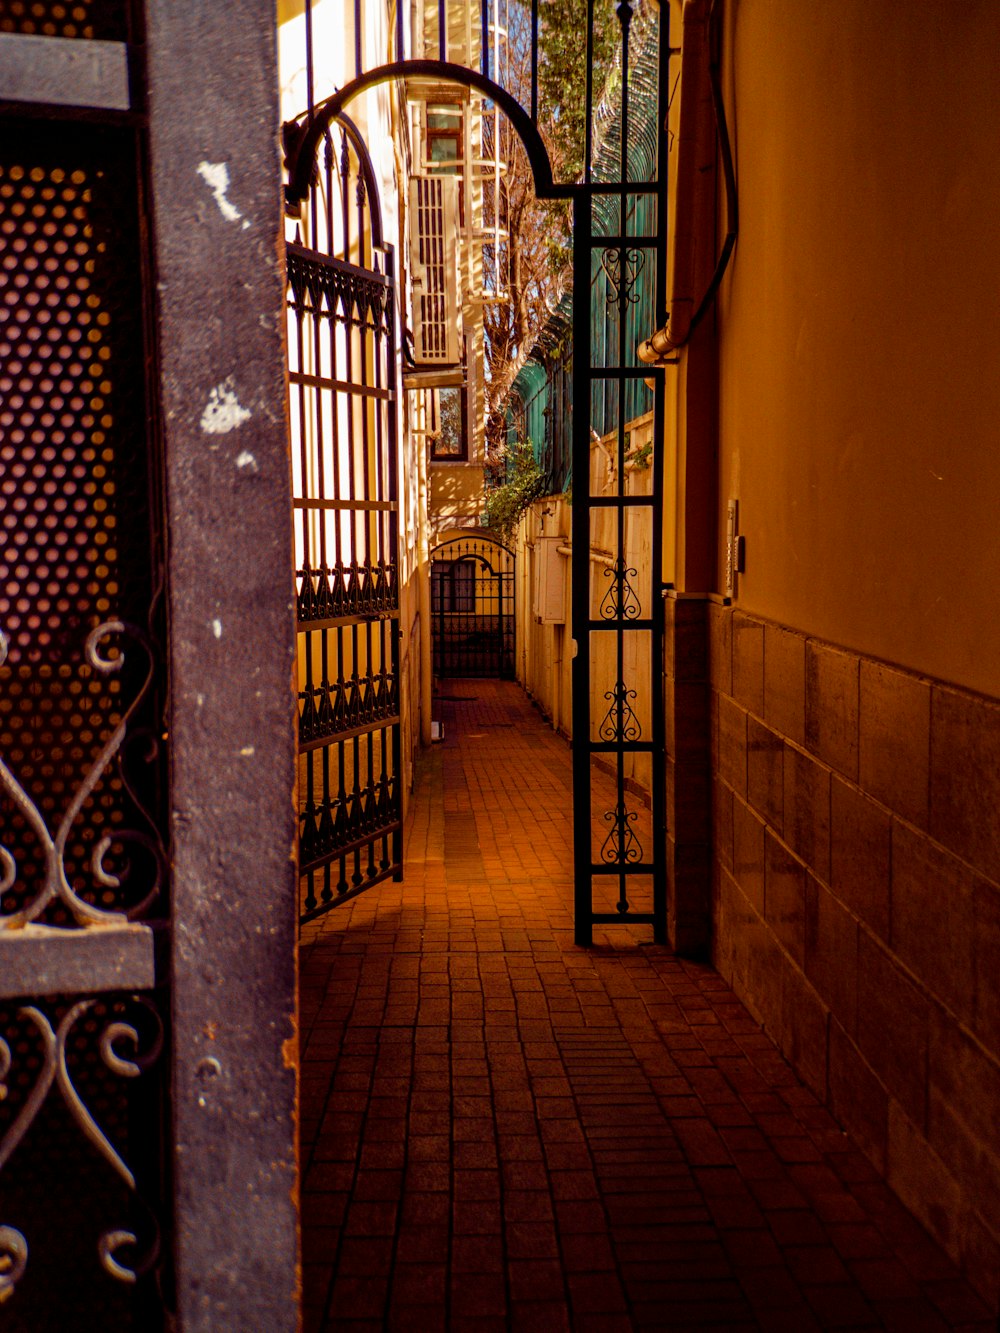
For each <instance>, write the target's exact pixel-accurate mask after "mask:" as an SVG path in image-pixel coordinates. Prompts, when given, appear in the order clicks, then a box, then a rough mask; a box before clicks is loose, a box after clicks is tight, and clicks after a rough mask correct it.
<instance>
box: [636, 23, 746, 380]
mask: <svg viewBox="0 0 1000 1333" xmlns="http://www.w3.org/2000/svg"><path fill="white" fill-rule="evenodd" d="M715 8H716V0H685V4H684V10H683V14H682V16H681V57H680V60H681V73H680V107H679V112H678V128H677V138H676V141H675V147H674V152H675V160H676V168H675V176H674V189H673V195H672V206H671V209H670V226H669V232H668V235H669V236H670V253H669V257H668V265H669V271H668V277H667V284H668V286H667V291H668V299H667V322H666V323H665V324H664V326H663V328H661V329H657V331H656V332H655V333H654V334H653V335H652V337H651V338H648V339H646V341H645V342H642V343H640V344H639V347H638V353H639V357H640V359H641V360H642V361H644V362H646V364H647V365H653V366H655V365H662V364H663V363H664V362H665V361H666V360H668V359H669V358H670V357H671V356H672V354H673V353H675V352H676V351H677V349H678V348H680V347H683V346H684V345H685V343H686V342H687V341H688V339H689V338H690V336H691V334H692V333H693V332H694V330H695V329H696V328H697V326H698V324H699V323H700V322H701V319H702V317H703V316H704V314H705V312H706V311H707V310H708V308H709V306H710V305H711V303H712V300H713V299H714V297H715V293H716V291H717V290H718V287H719V284H720V282H721V281H722V277H723V274H724V273H725V271H726V267H727V265H728V263H729V259H730V256H731V255H732V252H733V247H734V245H735V244H736V234H737V230H738V226H739V220H738V211H737V198H736V174H735V170H734V168H733V158H732V151H731V147H730V143H729V130H728V126H727V123H726V111H725V104H724V102H723V100H722V90H721V87H720V85H719V75H718V61H717V59H716V58H715V54H714V52H713V49H712V48H713V43H714V37H715V31H714V29H715V21H714V20H715ZM716 142H718V153H719V155H720V157H721V163H722V175H723V180H724V182H725V194H726V236H725V239H724V241H723V244H722V250H721V252H720V255H719V258H718V262H717V263H716V265H715V272H714V274H713V276H712V278H711V280H710V281H709V283H708V285H707V287H705V285H704V277H703V274H704V272H705V269H706V263H705V259H706V256H705V253H704V251H705V247H706V245H708V244H711V243H712V242H713V240H714V235H715V209H716V198H715V172H714V171H713V170H712V168H713V167H714V165H715V160H716Z"/></svg>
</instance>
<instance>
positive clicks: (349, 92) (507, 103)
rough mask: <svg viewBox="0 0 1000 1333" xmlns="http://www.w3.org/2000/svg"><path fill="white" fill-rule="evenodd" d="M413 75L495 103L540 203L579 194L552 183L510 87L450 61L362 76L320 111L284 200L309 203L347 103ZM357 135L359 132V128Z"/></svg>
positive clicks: (292, 168) (293, 165)
mask: <svg viewBox="0 0 1000 1333" xmlns="http://www.w3.org/2000/svg"><path fill="white" fill-rule="evenodd" d="M408 74H409V75H414V76H416V77H419V78H428V79H441V80H444V81H446V82H450V83H458V84H461V85H462V86H463V87H465V88H475V89H477V91H479V92H481V93H483V94H484V95H485V96H486V97H489V98H491V99H492V100H493V101H494V102H496V104H497V106H499V108H500V109H501V111H503V112H504V114H505V115H506V116H507V118H508V119H509V120H510V123H511V124H512V125H513V127H514V129H515V131H516V132H517V134H518V136H519V138H520V140H521V142H522V144H523V145H524V151H525V152H526V153H527V155H528V162H529V164H530V166H531V171H532V175H533V176H534V180H535V194H536V195H537V196H538V197H539V199H558V198H569V197H571V196H572V194H573V192H574V187H573V186H572V185H568V186H567V185H556V184H555V183H554V182H553V179H552V164H551V163H550V162H549V155H548V152H547V151H546V148H545V143H544V141H543V139H542V136H541V135H540V134H539V132H538V127H537V126H536V125H535V123H534V122H533V121H532V119H531V117H530V116H529V115H528V113H527V111H525V109H524V107H523V106H522V105H521V103H520V102H519V101H517V99H516V98H514V97H512V96H511V95H510V93H509V92H507V90H506V89H505V88H501V87H500V85H499V84H497V83H494V82H493V80H492V79H488V78H487V77H486V75H485V74H480V73H479V71H478V70H474V69H468V68H466V66H464V65H455V64H452V63H451V61H448V60H395V61H392V62H391V63H390V64H388V65H379V66H377V68H375V69H370V70H368V71H367V72H366V73H364V74H359V75H358V76H357V78H355V79H352V80H351V81H350V83H346V84H345V85H344V86H343V88H341V89H340V90H339V91H338V92H336V93H334V94H333V96H332V97H328V98H327V99H326V100H325V101H323V102H320V104H319V105H318V106H317V107H316V108H315V110H314V111H313V118H312V120H311V121H309V122H307V124H306V126H305V132H304V133H303V135H302V138H301V139H300V140H299V143H298V144H297V146H296V151H295V156H294V161H290V162H289V172H288V184H287V185H286V186H285V198H286V199H287V201H288V203H289V204H290V205H292V206H293V207H295V206H297V205H298V204H301V202H302V200H303V199H305V197H306V193H307V191H308V189H309V178H310V176H311V175H312V169H313V163H314V162H315V159H316V153H317V150H318V149H319V144H320V140H321V139H322V137H323V134H324V133H325V131H326V129H327V127H328V126H329V124H330V122H331V121H333V120H337V119H340V120H343V108H344V107H345V106H346V105H347V103H348V102H350V101H351V99H352V98H354V97H357V95H358V93H363V92H365V91H366V90H367V89H369V88H375V87H377V86H378V85H379V84H380V83H388V82H389V81H390V80H391V79H399V78H404V77H405V76H406V75H408ZM355 133H357V128H356V127H355ZM352 141H353V140H352Z"/></svg>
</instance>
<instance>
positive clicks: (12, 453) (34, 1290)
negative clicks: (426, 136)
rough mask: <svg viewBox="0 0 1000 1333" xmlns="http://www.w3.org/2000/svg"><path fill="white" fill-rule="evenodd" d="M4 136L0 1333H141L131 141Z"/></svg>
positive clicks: (151, 721)
mask: <svg viewBox="0 0 1000 1333" xmlns="http://www.w3.org/2000/svg"><path fill="white" fill-rule="evenodd" d="M105 8H106V9H107V10H108V11H109V13H108V15H107V17H108V18H109V19H110V18H111V17H113V16H112V15H111V14H110V11H111V10H112V9H113V8H114V6H106V7H105ZM120 8H121V10H122V13H121V15H120V27H119V29H118V31H117V32H115V31H113V30H112V31H111V32H110V33H109V34H108V35H109V37H115V36H118V37H124V36H125V35H126V34H127V24H126V22H125V15H124V6H122V7H120ZM72 36H73V33H67V34H65V37H66V40H67V45H68V46H70V47H72V46H73V42H72V40H70V38H72ZM57 44H58V43H57ZM50 114H51V113H50ZM64 114H65V113H64ZM6 131H7V132H6V134H5V136H4V142H3V147H2V149H0V230H2V233H3V235H4V237H5V241H6V249H5V251H4V256H3V263H2V273H0V294H2V309H3V318H2V320H0V323H2V325H3V332H2V348H0V357H2V374H0V379H2V381H3V384H2V388H3V391H4V395H5V396H4V412H3V418H4V419H3V439H2V440H0V496H2V503H0V539H2V540H0V1198H2V1209H0V1309H2V1315H0V1322H2V1323H3V1326H4V1328H10V1329H12V1330H18V1329H31V1328H56V1327H60V1328H62V1327H84V1326H86V1327H94V1328H96V1327H101V1328H102V1329H107V1330H108V1333H114V1331H115V1330H117V1329H126V1328H133V1327H138V1326H140V1325H141V1326H143V1327H145V1328H149V1329H150V1330H153V1329H156V1328H158V1327H160V1326H161V1323H162V1318H163V1315H162V1305H163V1296H164V1288H163V1287H161V1286H160V1285H159V1284H160V1283H161V1281H162V1280H163V1279H164V1277H165V1274H164V1272H163V1267H162V1264H161V1238H162V1237H163V1236H164V1235H169V1233H170V1230H171V1219H170V1216H169V1203H168V1202H167V1194H168V1190H167V1187H166V1186H167V1182H166V1179H165V1165H164V1163H165V1152H164V1146H165V1137H164V1133H165V1130H164V1127H165V1122H166V1109H165V1108H166V1068H165V1066H166V1063H167V1062H166V1061H165V1060H163V1059H161V1055H162V1052H163V1049H164V1040H165V1037H164V1017H163V1015H164V1014H165V1013H166V1012H167V1011H168V1009H169V997H168V996H167V994H166V989H165V987H164V986H163V985H162V984H161V981H160V978H159V977H158V976H157V971H156V963H155V953H156V951H155V949H154V934H155V937H156V938H162V937H163V935H164V933H165V929H166V921H167V918H168V915H169V904H168V902H167V897H168V883H167V868H168V856H167V851H166V847H165V833H164V830H165V828H166V814H165V812H166V804H167V802H166V764H165V745H164V742H165V740H166V732H167V727H166V724H165V696H166V689H165V674H166V673H165V663H164V656H165V654H164V650H163V643H164V638H165V635H164V626H163V615H162V598H163V588H164V551H163V545H162V541H161V537H162V511H161V498H160V472H161V467H162V459H161V457H160V450H159V446H158V441H157V437H156V431H155V413H154V411H153V408H152V403H153V402H154V400H155V390H154V387H153V385H152V384H151V383H150V382H149V381H148V380H147V374H148V371H149V366H150V364H151V348H152V337H151V332H150V329H149V326H148V324H147V320H146V310H147V306H146V302H147V300H148V299H149V295H150V291H149V280H150V275H149V268H148V256H147V255H146V253H145V250H144V241H143V239H142V227H141V223H140V214H139V202H140V179H139V177H140V171H139V168H138V165H137V144H138V141H137V131H136V129H135V128H132V127H131V126H129V125H128V124H121V123H102V118H101V114H100V113H99V112H94V119H93V121H92V122H91V123H88V124H86V125H83V124H72V123H70V122H69V120H68V119H64V120H60V119H59V118H58V115H53V116H51V118H50V117H49V115H47V116H43V117H38V118H31V119H28V118H25V119H23V120H18V119H13V118H11V116H10V114H9V113H8V119H7V123H6ZM150 421H153V422H154V425H152V426H151V425H149V424H148V423H149V422H150ZM154 922H155V923H156V929H155V932H154V924H153V923H154Z"/></svg>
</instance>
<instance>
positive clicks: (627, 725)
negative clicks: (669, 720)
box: [286, 0, 670, 944]
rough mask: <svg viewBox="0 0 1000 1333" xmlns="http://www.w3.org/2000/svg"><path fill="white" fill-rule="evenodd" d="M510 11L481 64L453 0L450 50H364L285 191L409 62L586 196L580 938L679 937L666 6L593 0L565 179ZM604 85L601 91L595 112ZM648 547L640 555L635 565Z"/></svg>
mask: <svg viewBox="0 0 1000 1333" xmlns="http://www.w3.org/2000/svg"><path fill="white" fill-rule="evenodd" d="M502 9H503V6H499V7H498V5H497V3H496V0H482V7H481V27H480V35H479V40H478V47H479V54H480V61H479V64H478V66H477V67H476V68H473V67H472V66H471V65H470V64H458V63H455V61H453V60H451V59H449V54H450V53H449V33H448V25H447V22H446V8H445V6H444V5H442V6H441V7H440V8H439V11H438V12H439V18H438V21H437V33H436V38H437V57H438V58H437V59H412V60H406V59H397V60H395V61H393V62H391V63H388V64H383V65H379V66H378V67H376V68H373V69H369V70H363V69H362V68H361V63H360V49H359V51H358V52H357V55H356V69H357V74H356V77H355V78H354V79H352V80H350V81H349V82H348V83H346V84H345V85H344V87H342V88H341V89H340V90H339V91H338V92H337V93H335V94H334V96H332V97H330V98H328V99H327V100H326V101H324V102H322V103H320V104H319V105H318V106H317V107H315V109H314V112H313V115H312V117H311V120H310V122H309V123H308V125H307V126H305V130H304V133H303V136H302V140H301V143H300V144H299V145H298V154H297V158H296V161H295V162H294V163H293V164H292V167H291V170H290V172H289V182H288V186H287V187H286V195H287V198H288V200H289V202H290V203H291V204H292V205H297V204H298V203H299V202H300V201H302V200H304V199H305V198H306V197H307V195H308V192H309V188H310V179H311V175H312V172H313V170H314V164H315V161H316V156H317V153H318V151H319V149H320V146H321V144H322V142H323V137H324V135H325V134H326V133H327V131H328V127H329V126H330V125H331V124H332V123H333V122H334V121H335V120H336V119H337V118H338V117H339V116H341V115H342V113H343V110H344V108H345V107H346V106H347V105H348V104H349V103H350V101H351V100H352V99H353V98H354V97H356V96H357V95H358V94H359V93H361V92H363V91H365V90H366V89H369V88H373V87H375V86H377V85H379V84H382V83H386V82H389V81H391V80H395V79H404V78H406V77H408V76H413V77H416V78H419V79H422V80H425V81H426V80H432V81H436V82H438V83H448V82H451V83H456V84H459V85H462V86H464V87H466V88H470V89H473V90H475V91H477V92H478V93H480V94H481V95H482V97H483V98H484V99H485V103H486V104H487V105H489V106H491V107H499V109H500V110H501V111H502V112H503V113H504V114H505V115H506V116H507V118H508V120H509V121H510V124H511V125H512V126H513V128H514V130H515V132H516V133H517V135H518V136H519V137H520V139H521V142H522V144H523V145H524V149H525V152H526V154H527V157H528V160H529V162H530V164H531V168H532V172H533V175H534V180H535V189H536V193H537V195H538V196H539V198H543V199H565V200H570V201H572V210H573V291H574V314H573V404H572V436H573V451H572V452H573V483H574V484H573V525H572V545H573V556H572V577H573V639H574V641H575V656H574V664H573V733H574V768H573V772H574V827H575V831H574V861H575V883H576V893H575V917H576V939H577V942H578V943H580V944H589V943H590V942H591V940H592V937H593V926H594V924H595V922H605V921H615V922H642V923H646V924H650V925H652V928H653V933H654V936H655V938H656V939H657V940H661V941H662V940H665V939H666V937H667V883H666V836H665V831H664V819H663V818H662V812H663V811H664V810H665V809H666V754H665V714H664V700H663V684H662V652H663V631H664V620H665V617H664V606H663V585H662V535H663V534H662V520H663V433H664V409H663V372H662V370H661V369H660V368H659V367H656V368H653V367H649V366H646V365H643V364H642V363H641V362H640V361H639V359H638V356H637V352H636V342H637V341H638V340H639V338H642V337H644V336H649V333H650V332H651V330H652V329H653V328H659V327H661V326H662V325H663V323H665V320H666V273H665V268H666V265H665V249H666V198H667V169H666V168H667V147H668V145H667V135H666V127H665V120H666V111H667V104H668V93H669V89H668V77H667V69H668V60H669V55H670V49H669V37H668V14H667V10H666V7H663V6H660V5H658V4H656V3H654V2H653V0H638V3H636V4H632V3H630V0H620V3H618V4H617V6H615V7H614V9H613V10H612V5H611V3H602V2H601V0H586V12H587V19H586V28H585V36H586V66H585V70H586V72H585V77H584V79H582V80H581V83H582V84H583V86H582V87H581V89H580V92H581V94H582V96H583V99H584V105H585V114H584V117H583V120H584V126H585V130H584V135H585V145H584V152H583V163H584V165H583V171H582V173H581V175H580V177H579V178H577V179H576V180H572V181H564V182H561V181H556V180H554V179H553V174H552V166H551V162H550V159H549V156H548V153H547V150H546V147H545V143H544V140H543V137H542V134H541V131H540V118H539V97H540V93H541V85H540V81H539V23H540V13H539V4H538V0H532V3H531V6H530V19H529V24H530V26H529V30H528V34H527V41H528V45H529V49H530V75H529V76H528V79H529V88H528V93H527V95H526V96H525V98H524V100H523V101H522V100H519V98H518V96H516V95H515V94H514V93H513V92H512V91H511V90H510V88H509V87H507V86H505V81H507V80H508V75H507V74H506V73H505V71H504V68H502V67H498V66H501V65H502V62H500V61H498V60H497V61H494V64H493V65H491V51H495V50H497V49H498V48H497V44H496V40H495V39H496V34H497V33H498V31H500V30H501V29H502V28H503V27H504V24H503V22H502V17H503V15H502V13H501V10H502ZM396 13H397V28H396V34H395V48H396V51H397V52H399V53H402V52H404V51H405V50H406V32H405V26H404V19H403V6H397V11H396ZM616 22H617V49H616V51H615V53H614V56H613V59H612V62H611V66H610V67H609V66H607V65H605V66H604V67H603V68H601V67H599V66H598V62H597V61H596V60H595V33H599V32H600V31H606V30H607V29H608V26H609V25H613V24H615V23H616ZM424 36H425V47H426V45H427V33H426V32H425V34H424ZM633 57H634V59H633ZM525 63H526V64H527V63H529V62H525ZM602 86H603V88H604V90H605V91H604V97H605V100H604V101H603V102H602V105H601V108H600V110H601V114H600V116H597V115H596V102H597V98H598V96H599V95H600V94H601V89H602ZM609 90H610V91H609ZM640 106H641V107H642V110H643V111H644V115H643V116H642V117H641V120H640V117H639V115H638V114H637V112H638V110H639V108H640ZM640 293H641V297H640ZM640 300H641V303H642V304H643V305H644V306H645V307H646V308H648V310H650V311H651V313H652V319H651V323H650V326H649V328H640V329H639V330H638V331H637V330H636V327H635V325H636V321H635V315H634V307H635V306H636V305H638V304H639V303H640ZM648 414H651V415H652V417H653V423H654V431H653V449H652V457H651V459H650V466H651V471H652V485H651V487H650V489H649V493H648V494H641V495H639V494H628V493H626V487H625V481H624V478H625V476H626V463H627V461H628V454H629V430H630V422H632V421H634V420H635V419H636V417H637V416H640V415H648ZM595 434H596V435H598V436H599V437H603V438H608V437H610V439H611V441H612V454H613V457H614V460H615V475H616V478H617V491H616V492H615V493H614V494H611V495H607V494H604V493H598V491H597V488H596V487H594V486H592V484H591V481H590V451H591V441H592V438H593V436H594V435H595ZM609 529H610V533H609ZM609 550H610V559H609V558H608V552H609ZM635 551H641V552H643V558H642V559H641V560H640V561H638V562H637V561H634V560H633V558H632V556H633V552H635ZM595 567H599V568H601V569H602V570H605V571H606V578H605V577H602V578H600V581H598V579H596V578H594V577H593V570H594V568H595ZM637 772H638V773H640V774H641V775H644V776H645V777H646V779H647V780H648V786H649V790H650V793H651V800H652V812H650V811H649V809H648V808H647V807H645V806H644V805H643V803H642V801H641V800H640V798H639V797H638V796H637V795H636V783H635V774H636V773H637ZM609 773H610V775H611V779H612V783H613V789H612V793H611V796H610V798H609V796H608V788H607V783H606V778H607V776H608V774H609ZM609 799H610V804H611V808H610V809H609V808H608V803H609Z"/></svg>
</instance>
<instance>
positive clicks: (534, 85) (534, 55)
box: [531, 0, 538, 125]
mask: <svg viewBox="0 0 1000 1333" xmlns="http://www.w3.org/2000/svg"><path fill="white" fill-rule="evenodd" d="M531 123H532V125H537V124H538V0H531Z"/></svg>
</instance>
